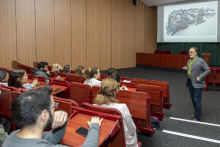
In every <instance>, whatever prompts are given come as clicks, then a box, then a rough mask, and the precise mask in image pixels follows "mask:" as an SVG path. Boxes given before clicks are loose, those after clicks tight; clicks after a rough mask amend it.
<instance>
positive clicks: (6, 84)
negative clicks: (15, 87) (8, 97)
mask: <svg viewBox="0 0 220 147" xmlns="http://www.w3.org/2000/svg"><path fill="white" fill-rule="evenodd" d="M0 84H2V85H5V86H8V83H4V82H0Z"/></svg>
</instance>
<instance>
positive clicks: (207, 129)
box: [101, 67, 220, 147]
mask: <svg viewBox="0 0 220 147" xmlns="http://www.w3.org/2000/svg"><path fill="white" fill-rule="evenodd" d="M101 73H102V74H107V71H101ZM117 73H118V74H119V75H120V76H125V77H130V78H131V79H132V78H139V79H147V80H157V81H167V82H168V83H169V85H170V99H171V103H172V107H171V109H170V110H167V109H164V113H165V118H164V119H163V121H162V122H160V124H161V127H160V129H156V132H155V134H154V135H151V136H150V137H149V136H148V135H146V134H145V135H139V141H140V142H141V143H142V147H147V146H148V147H217V146H220V127H219V126H210V125H205V124H196V123H192V122H184V121H179V120H173V119H170V117H175V118H181V119H186V120H192V118H191V114H193V113H194V110H193V105H192V102H191V98H190V95H189V89H188V88H186V86H185V85H186V73H181V72H170V71H160V70H154V69H146V68H139V67H136V68H126V69H118V70H117ZM219 92H220V88H219V87H212V86H211V87H210V88H209V93H205V92H204V91H203V93H202V116H201V122H207V123H213V124H218V125H220V94H219ZM163 130H168V131H174V132H178V133H184V134H188V135H194V136H199V137H204V138H209V139H213V140H214V141H216V142H219V143H213V142H209V141H202V140H198V139H192V138H187V137H183V136H177V135H173V134H167V133H164V132H163ZM213 140H212V141H213Z"/></svg>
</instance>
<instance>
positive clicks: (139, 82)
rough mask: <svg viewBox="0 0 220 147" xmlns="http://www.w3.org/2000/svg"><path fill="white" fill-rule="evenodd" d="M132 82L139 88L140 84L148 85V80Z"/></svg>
mask: <svg viewBox="0 0 220 147" xmlns="http://www.w3.org/2000/svg"><path fill="white" fill-rule="evenodd" d="M131 82H132V83H135V84H136V85H137V86H138V84H146V85H148V80H145V79H137V78H133V79H132V81H131Z"/></svg>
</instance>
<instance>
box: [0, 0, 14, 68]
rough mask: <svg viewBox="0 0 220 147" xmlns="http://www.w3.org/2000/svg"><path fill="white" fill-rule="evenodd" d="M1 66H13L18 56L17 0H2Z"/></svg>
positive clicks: (0, 16) (0, 4) (0, 19)
mask: <svg viewBox="0 0 220 147" xmlns="http://www.w3.org/2000/svg"><path fill="white" fill-rule="evenodd" d="M0 53H1V58H0V66H1V67H5V68H11V60H17V56H16V21H15V0H0Z"/></svg>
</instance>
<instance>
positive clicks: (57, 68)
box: [52, 63, 63, 74]
mask: <svg viewBox="0 0 220 147" xmlns="http://www.w3.org/2000/svg"><path fill="white" fill-rule="evenodd" d="M60 70H63V68H62V66H60V64H58V63H54V64H53V65H52V71H54V72H56V73H57V74H58V73H61V72H60Z"/></svg>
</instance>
